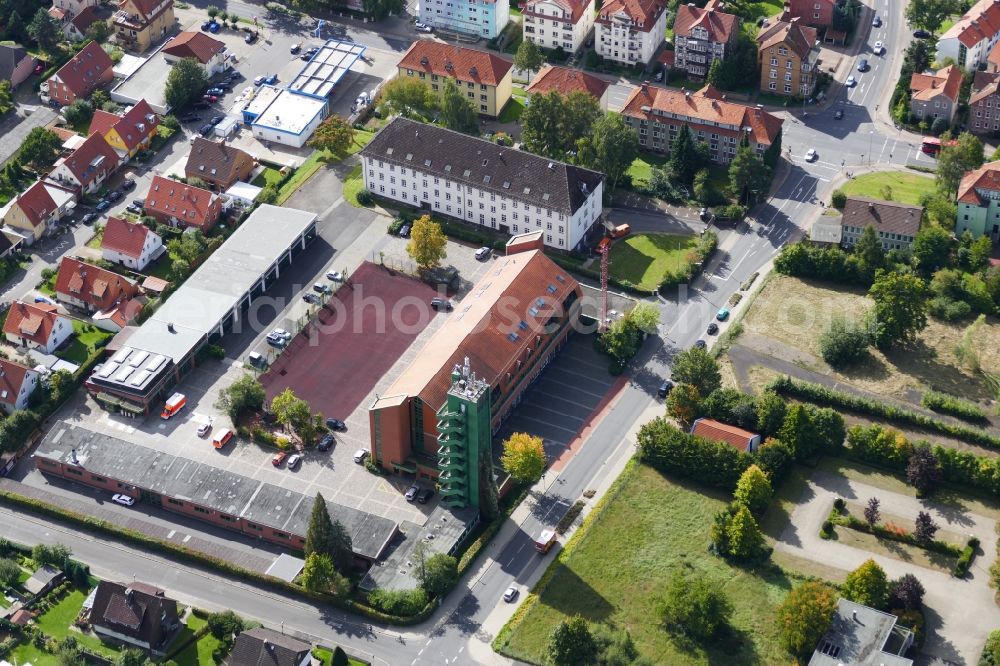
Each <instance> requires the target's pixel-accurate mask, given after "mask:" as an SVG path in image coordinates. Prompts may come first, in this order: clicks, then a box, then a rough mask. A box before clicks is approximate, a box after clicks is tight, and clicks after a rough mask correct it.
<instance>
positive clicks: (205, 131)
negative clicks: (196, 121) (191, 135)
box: [198, 123, 215, 136]
mask: <svg viewBox="0 0 1000 666" xmlns="http://www.w3.org/2000/svg"><path fill="white" fill-rule="evenodd" d="M214 131H215V127H214V126H213V125H212V123H205V124H204V125H202V126H201V129H200V130H198V134H201V135H202V136H208V135H210V134H211V133H212V132H214Z"/></svg>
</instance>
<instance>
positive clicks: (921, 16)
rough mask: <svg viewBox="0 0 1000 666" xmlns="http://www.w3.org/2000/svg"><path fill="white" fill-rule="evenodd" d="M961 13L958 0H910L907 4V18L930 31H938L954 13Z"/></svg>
mask: <svg viewBox="0 0 1000 666" xmlns="http://www.w3.org/2000/svg"><path fill="white" fill-rule="evenodd" d="M961 13H962V11H961V9H960V8H959V3H958V2H956V0H910V2H909V3H908V4H907V6H906V20H907V21H909V22H910V23H911V24H913V25H915V26H917V27H919V28H924V29H925V30H929V31H930V32H937V30H938V28H940V27H941V24H942V23H944V21H945V19H947V18H948V17H949V16H951V15H952V14H961Z"/></svg>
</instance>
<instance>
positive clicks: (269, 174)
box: [250, 167, 281, 187]
mask: <svg viewBox="0 0 1000 666" xmlns="http://www.w3.org/2000/svg"><path fill="white" fill-rule="evenodd" d="M280 180H281V172H280V171H278V170H277V169H274V168H272V167H264V170H263V171H261V172H260V173H259V174H257V177H256V178H254V179H253V180H252V181H251V182H250V184H251V185H256V186H257V187H267V186H268V185H272V184H276V183H277V182H278V181H280Z"/></svg>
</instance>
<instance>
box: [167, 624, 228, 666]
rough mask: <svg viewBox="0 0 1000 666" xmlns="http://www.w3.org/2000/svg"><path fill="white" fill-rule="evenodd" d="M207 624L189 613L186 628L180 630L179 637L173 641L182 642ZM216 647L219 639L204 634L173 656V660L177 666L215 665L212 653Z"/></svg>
mask: <svg viewBox="0 0 1000 666" xmlns="http://www.w3.org/2000/svg"><path fill="white" fill-rule="evenodd" d="M207 624H208V621H207V620H204V619H202V618H200V617H198V616H197V615H194V614H193V613H191V614H189V615H188V619H187V627H186V628H185V629H183V630H181V633H180V635H179V636H177V638H175V639H174V640H176V641H179V642H183V641H185V640H187V639H189V638H190V637H191V636H192V635H194V634H195V633H197V632H198V631H199V630H201V629H202V628H203V627H205V626H206V625H207ZM218 647H219V639H217V638H216V637H215V636H213V635H212V634H210V633H206V634H205V635H204V636H202V637H201V638H199V639H198V640H197V641H195V642H194V643H191V644H190V645H188V646H187V647H186V648H184V649H183V650H181V651H180V652H179V653H177V654H176V655H174V659H173V660H174V661H175V662H177V666H199V664H212V663H215V662H214V660H213V659H212V653H213V652H215V650H216V648H218Z"/></svg>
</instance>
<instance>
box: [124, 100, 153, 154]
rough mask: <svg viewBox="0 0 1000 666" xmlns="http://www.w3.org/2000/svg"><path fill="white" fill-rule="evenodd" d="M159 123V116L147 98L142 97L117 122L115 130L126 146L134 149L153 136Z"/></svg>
mask: <svg viewBox="0 0 1000 666" xmlns="http://www.w3.org/2000/svg"><path fill="white" fill-rule="evenodd" d="M159 125H160V118H159V116H157V115H156V113H155V112H154V111H153V108H152V107H151V106H149V103H148V102H146V100H145V99H140V100H139V101H138V102H136V103H135V105H134V106H133V107H132V108H131V109H129V110H128V111H126V112H125V115H123V116H122V117H121V118H120V119H119V120H118V122H117V123H115V131H116V132H118V136H120V137H121V139H122V141H123V142H124V143H125V146H126V147H127V148H128V149H129V150H132V149H133V148H135V147H136V146H138V145H139V144H140V143H142V142H144V141H146V140H148V139H150V138H152V136H153V134H155V133H156V128H157V127H159Z"/></svg>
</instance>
